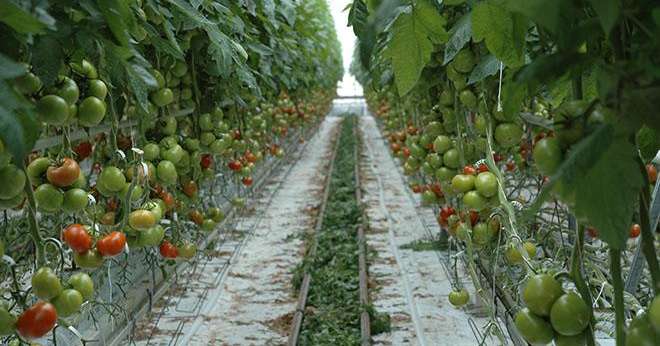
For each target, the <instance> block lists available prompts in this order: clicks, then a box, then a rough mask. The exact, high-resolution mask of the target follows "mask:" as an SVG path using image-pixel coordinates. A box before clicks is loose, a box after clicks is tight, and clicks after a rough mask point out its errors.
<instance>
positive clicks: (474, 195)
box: [463, 190, 487, 211]
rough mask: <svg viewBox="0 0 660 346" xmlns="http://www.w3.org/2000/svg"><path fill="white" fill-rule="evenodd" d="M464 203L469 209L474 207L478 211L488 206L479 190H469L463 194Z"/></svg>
mask: <svg viewBox="0 0 660 346" xmlns="http://www.w3.org/2000/svg"><path fill="white" fill-rule="evenodd" d="M463 204H465V206H467V207H468V208H469V209H474V210H476V211H481V210H483V209H484V208H485V207H486V204H487V201H486V199H485V198H484V197H483V196H482V195H480V194H479V192H477V191H474V190H472V191H468V192H466V193H465V195H463Z"/></svg>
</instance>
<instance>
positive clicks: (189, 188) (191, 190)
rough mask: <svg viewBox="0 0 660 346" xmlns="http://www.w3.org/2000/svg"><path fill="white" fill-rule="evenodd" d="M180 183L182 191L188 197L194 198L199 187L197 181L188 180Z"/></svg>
mask: <svg viewBox="0 0 660 346" xmlns="http://www.w3.org/2000/svg"><path fill="white" fill-rule="evenodd" d="M182 185H183V186H182V190H183V193H184V194H185V195H186V196H188V197H190V198H194V197H196V196H197V192H198V191H199V189H198V187H197V183H196V182H195V181H194V180H188V181H186V182H185V183H183V184H182Z"/></svg>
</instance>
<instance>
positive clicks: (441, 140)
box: [433, 135, 452, 154]
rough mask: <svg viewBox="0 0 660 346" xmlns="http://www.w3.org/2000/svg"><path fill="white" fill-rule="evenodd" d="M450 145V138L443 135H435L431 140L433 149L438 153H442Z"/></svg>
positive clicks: (449, 147)
mask: <svg viewBox="0 0 660 346" xmlns="http://www.w3.org/2000/svg"><path fill="white" fill-rule="evenodd" d="M451 146H452V145H451V138H449V137H447V136H444V135H440V136H437V137H436V138H435V140H434V141H433V150H434V151H435V152H436V153H438V154H444V153H445V152H446V151H447V150H449V149H451Z"/></svg>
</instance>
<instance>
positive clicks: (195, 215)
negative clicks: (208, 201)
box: [188, 209, 204, 226]
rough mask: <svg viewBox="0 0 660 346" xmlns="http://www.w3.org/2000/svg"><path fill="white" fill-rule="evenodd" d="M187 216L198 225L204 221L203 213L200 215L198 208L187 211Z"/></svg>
mask: <svg viewBox="0 0 660 346" xmlns="http://www.w3.org/2000/svg"><path fill="white" fill-rule="evenodd" d="M188 218H190V221H192V222H194V223H195V224H196V225H198V226H201V225H202V223H204V215H202V213H200V212H199V210H195V209H193V210H191V211H190V212H189V213H188Z"/></svg>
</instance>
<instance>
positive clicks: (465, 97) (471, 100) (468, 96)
mask: <svg viewBox="0 0 660 346" xmlns="http://www.w3.org/2000/svg"><path fill="white" fill-rule="evenodd" d="M458 99H459V100H460V101H461V103H462V104H463V105H464V106H465V108H467V109H470V110H475V109H477V96H476V95H475V94H474V93H473V92H472V90H470V89H465V90H463V91H461V92H460V93H459V94H458Z"/></svg>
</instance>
